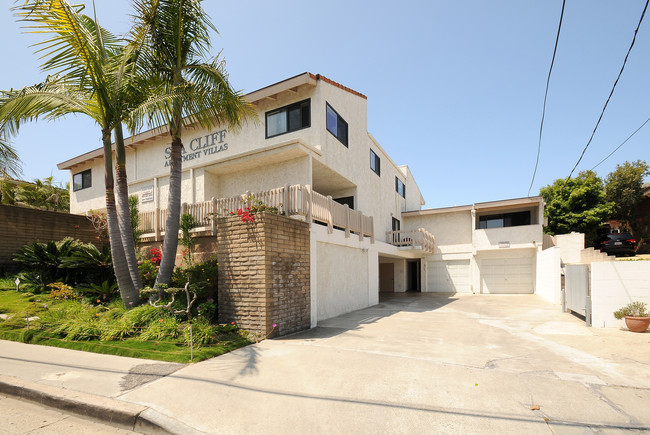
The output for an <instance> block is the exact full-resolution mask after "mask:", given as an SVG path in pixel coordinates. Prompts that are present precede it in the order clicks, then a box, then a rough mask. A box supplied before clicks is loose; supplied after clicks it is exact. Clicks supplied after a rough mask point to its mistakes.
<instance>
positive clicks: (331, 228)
mask: <svg viewBox="0 0 650 435" xmlns="http://www.w3.org/2000/svg"><path fill="white" fill-rule="evenodd" d="M333 202H334V200H333V199H332V196H331V195H327V232H328V233H329V234H332V233H333V232H334V225H333V222H332V220H333V219H332V208H334V207H333V205H332V203H333Z"/></svg>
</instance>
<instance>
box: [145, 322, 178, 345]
mask: <svg viewBox="0 0 650 435" xmlns="http://www.w3.org/2000/svg"><path fill="white" fill-rule="evenodd" d="M179 327H180V322H179V321H178V319H176V318H175V317H161V318H160V319H158V320H157V321H154V322H151V323H149V325H147V327H145V328H144V329H143V330H142V333H141V334H140V336H139V337H138V339H139V340H141V341H155V340H162V339H164V338H176V337H178V329H179Z"/></svg>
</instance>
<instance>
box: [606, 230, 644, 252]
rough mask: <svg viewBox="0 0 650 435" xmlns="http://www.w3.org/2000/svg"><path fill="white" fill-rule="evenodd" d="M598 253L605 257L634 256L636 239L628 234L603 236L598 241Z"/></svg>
mask: <svg viewBox="0 0 650 435" xmlns="http://www.w3.org/2000/svg"><path fill="white" fill-rule="evenodd" d="M598 246H599V247H600V252H605V253H607V255H616V256H619V255H634V254H635V252H636V239H634V237H632V234H630V233H618V234H603V235H602V236H600V238H599V239H598Z"/></svg>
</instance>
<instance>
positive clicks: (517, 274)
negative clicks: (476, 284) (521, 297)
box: [479, 256, 535, 293]
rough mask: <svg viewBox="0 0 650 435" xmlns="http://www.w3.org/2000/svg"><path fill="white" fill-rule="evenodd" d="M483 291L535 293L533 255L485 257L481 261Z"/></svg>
mask: <svg viewBox="0 0 650 435" xmlns="http://www.w3.org/2000/svg"><path fill="white" fill-rule="evenodd" d="M479 267H480V270H481V292H482V293H534V291H535V286H534V277H535V263H534V258H533V257H532V256H517V257H500V258H483V259H481V260H480V261H479Z"/></svg>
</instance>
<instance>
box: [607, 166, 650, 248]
mask: <svg viewBox="0 0 650 435" xmlns="http://www.w3.org/2000/svg"><path fill="white" fill-rule="evenodd" d="M649 174H650V167H648V164H647V163H646V162H645V161H642V160H637V161H635V162H632V163H630V162H625V163H622V164H620V165H616V169H615V170H614V171H612V172H611V173H610V174H609V175H608V176H607V179H606V185H605V196H606V198H607V200H608V201H611V202H612V203H613V204H614V211H613V215H612V217H614V218H616V219H619V220H620V221H621V223H622V224H623V226H624V227H626V228H627V229H629V230H630V231H631V232H632V234H633V235H634V236H635V237H636V238H637V240H638V239H640V238H642V237H644V236H645V234H644V227H645V225H644V222H642V221H641V220H640V219H639V216H638V213H637V208H638V205H639V203H640V202H641V201H642V200H643V198H644V197H643V192H642V190H643V178H644V177H645V176H647V175H649Z"/></svg>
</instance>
